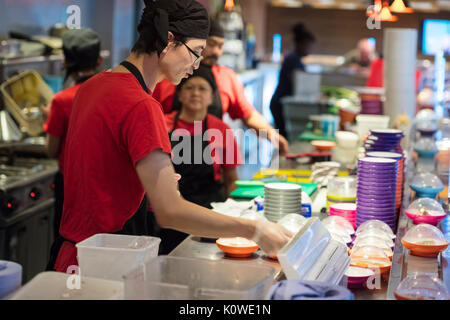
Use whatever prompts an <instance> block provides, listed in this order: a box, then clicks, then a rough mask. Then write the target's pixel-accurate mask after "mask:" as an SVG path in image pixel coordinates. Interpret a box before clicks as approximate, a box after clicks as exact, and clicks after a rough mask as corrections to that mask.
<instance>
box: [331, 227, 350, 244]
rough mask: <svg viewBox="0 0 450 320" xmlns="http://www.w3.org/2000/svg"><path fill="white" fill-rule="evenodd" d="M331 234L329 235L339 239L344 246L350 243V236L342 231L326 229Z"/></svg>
mask: <svg viewBox="0 0 450 320" xmlns="http://www.w3.org/2000/svg"><path fill="white" fill-rule="evenodd" d="M328 231H329V232H330V234H331V237H332V238H333V239H334V240H336V241H339V242H340V243H342V244H345V245H346V246H349V245H350V244H351V243H352V238H351V237H350V236H349V235H348V234H343V233H337V232H336V231H335V230H328Z"/></svg>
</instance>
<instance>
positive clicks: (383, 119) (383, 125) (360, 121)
mask: <svg viewBox="0 0 450 320" xmlns="http://www.w3.org/2000/svg"><path fill="white" fill-rule="evenodd" d="M389 119H390V118H389V116H384V115H383V116H381V115H362V114H360V115H357V116H356V129H357V131H358V136H359V138H360V139H361V140H362V138H363V137H364V136H365V135H366V134H367V133H369V130H371V129H387V127H388V126H389Z"/></svg>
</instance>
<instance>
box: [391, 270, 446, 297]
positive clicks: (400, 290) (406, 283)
mask: <svg viewBox="0 0 450 320" xmlns="http://www.w3.org/2000/svg"><path fill="white" fill-rule="evenodd" d="M394 294H395V297H396V298H397V299H399V300H449V299H450V295H449V293H448V291H447V289H446V287H445V285H444V284H443V282H442V281H441V280H440V279H439V278H436V277H434V276H432V275H428V274H418V275H417V274H416V275H410V276H408V277H406V278H405V279H403V281H402V282H400V284H399V285H398V287H397V288H396V289H395V290H394Z"/></svg>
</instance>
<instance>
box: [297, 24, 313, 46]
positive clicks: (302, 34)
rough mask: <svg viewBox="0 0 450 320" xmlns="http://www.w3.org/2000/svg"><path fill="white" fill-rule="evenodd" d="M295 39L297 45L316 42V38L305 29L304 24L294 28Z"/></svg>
mask: <svg viewBox="0 0 450 320" xmlns="http://www.w3.org/2000/svg"><path fill="white" fill-rule="evenodd" d="M292 32H293V33H294V39H295V42H296V43H299V42H315V41H316V37H314V35H313V34H312V33H311V32H310V31H309V30H308V29H307V28H306V27H305V25H304V24H303V23H301V22H300V23H297V24H296V25H295V26H294V27H293V28H292Z"/></svg>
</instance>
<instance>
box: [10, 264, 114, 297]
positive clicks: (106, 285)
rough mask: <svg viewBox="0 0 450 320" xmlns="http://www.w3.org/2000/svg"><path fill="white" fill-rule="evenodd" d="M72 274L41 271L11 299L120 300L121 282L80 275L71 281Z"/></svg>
mask: <svg viewBox="0 0 450 320" xmlns="http://www.w3.org/2000/svg"><path fill="white" fill-rule="evenodd" d="M74 276H75V277H76V275H73V274H67V273H61V272H53V271H52V272H42V273H39V274H38V275H37V276H36V277H34V278H33V279H32V280H31V281H30V282H28V283H27V284H26V285H25V286H23V287H22V288H20V289H19V290H17V291H16V292H15V293H14V294H13V295H12V296H11V300H121V299H123V283H122V282H121V281H112V280H104V279H95V278H89V277H84V276H82V277H81V278H80V281H79V282H77V280H75V281H72V279H71V278H70V277H74Z"/></svg>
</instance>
